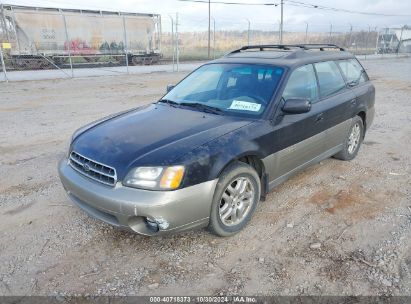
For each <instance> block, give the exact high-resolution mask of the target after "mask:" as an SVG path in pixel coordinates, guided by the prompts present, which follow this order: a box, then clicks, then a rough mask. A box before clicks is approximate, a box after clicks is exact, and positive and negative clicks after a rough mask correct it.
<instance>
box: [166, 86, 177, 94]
mask: <svg viewBox="0 0 411 304" xmlns="http://www.w3.org/2000/svg"><path fill="white" fill-rule="evenodd" d="M174 87H175V85H174V84H169V85H167V89H166V90H167V93H168V92H170V91H171V90H172V89H174Z"/></svg>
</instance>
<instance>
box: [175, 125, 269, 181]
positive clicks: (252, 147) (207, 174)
mask: <svg viewBox="0 0 411 304" xmlns="http://www.w3.org/2000/svg"><path fill="white" fill-rule="evenodd" d="M264 125H265V124H264V123H260V122H256V123H252V124H250V125H247V126H245V127H243V128H240V129H237V130H236V131H234V132H231V133H229V134H226V135H224V136H221V137H219V138H216V139H215V140H213V141H211V142H209V143H207V144H205V145H202V146H200V147H198V148H196V149H193V150H192V151H190V152H189V153H187V154H185V156H184V160H182V161H181V162H182V163H184V164H185V165H186V167H187V171H186V176H185V177H184V180H183V187H188V186H192V185H195V184H198V183H201V182H205V181H209V180H214V179H216V178H218V177H219V176H220V174H221V172H222V171H223V170H224V168H226V166H227V165H228V164H229V163H231V162H232V161H233V160H236V159H239V158H241V157H243V156H256V157H258V158H259V159H263V158H264V157H265V156H266V154H267V153H268V151H266V150H265V145H264V144H262V143H261V140H260V139H261V138H263V137H264V136H262V135H263V133H265V132H266V131H267V128H264Z"/></svg>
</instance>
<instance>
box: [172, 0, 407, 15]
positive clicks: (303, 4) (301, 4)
mask: <svg viewBox="0 0 411 304" xmlns="http://www.w3.org/2000/svg"><path fill="white" fill-rule="evenodd" d="M178 1H181V2H197V3H208V0H178ZM210 2H211V3H216V4H227V5H251V6H278V5H279V3H274V2H265V3H251V2H231V1H230V2H228V1H210ZM284 2H285V4H286V5H290V6H296V7H304V8H312V9H319V10H326V11H332V12H340V13H348V14H359V15H367V16H383V17H411V15H407V14H404V15H401V14H384V13H374V12H364V11H355V10H348V9H343V8H336V7H331V6H324V5H318V4H313V3H308V2H302V1H294V0H284Z"/></svg>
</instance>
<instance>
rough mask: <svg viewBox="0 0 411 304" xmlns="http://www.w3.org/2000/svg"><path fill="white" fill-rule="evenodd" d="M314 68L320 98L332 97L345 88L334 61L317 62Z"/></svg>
mask: <svg viewBox="0 0 411 304" xmlns="http://www.w3.org/2000/svg"><path fill="white" fill-rule="evenodd" d="M314 66H315V70H316V71H317V76H318V83H319V85H320V96H321V97H326V96H329V95H332V94H334V93H337V92H338V91H341V90H342V89H344V88H345V81H344V78H343V76H342V75H341V72H340V70H339V69H338V67H337V64H336V63H335V62H334V61H326V62H319V63H315V64H314Z"/></svg>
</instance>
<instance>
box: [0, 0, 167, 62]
mask: <svg viewBox="0 0 411 304" xmlns="http://www.w3.org/2000/svg"><path fill="white" fill-rule="evenodd" d="M0 21H1V22H0V30H1V31H0V39H1V42H3V43H5V45H7V46H9V50H8V51H7V53H8V55H9V56H10V57H11V58H12V61H13V62H14V64H15V65H17V66H18V65H22V66H24V65H28V64H29V65H33V67H35V66H38V67H41V65H47V64H49V63H50V61H51V62H53V63H54V64H61V63H64V62H67V58H68V57H69V56H71V57H80V58H83V59H85V60H86V61H87V62H94V61H98V60H99V58H101V57H102V56H107V55H113V58H119V60H120V58H122V60H124V61H125V58H126V56H127V58H128V62H129V63H130V64H151V63H155V62H158V60H159V59H160V58H161V16H160V15H158V14H140V13H125V12H110V11H91V10H81V9H58V8H39V7H28V6H16V5H8V4H2V5H1V16H0ZM120 54H122V55H123V56H119V55H120Z"/></svg>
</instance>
